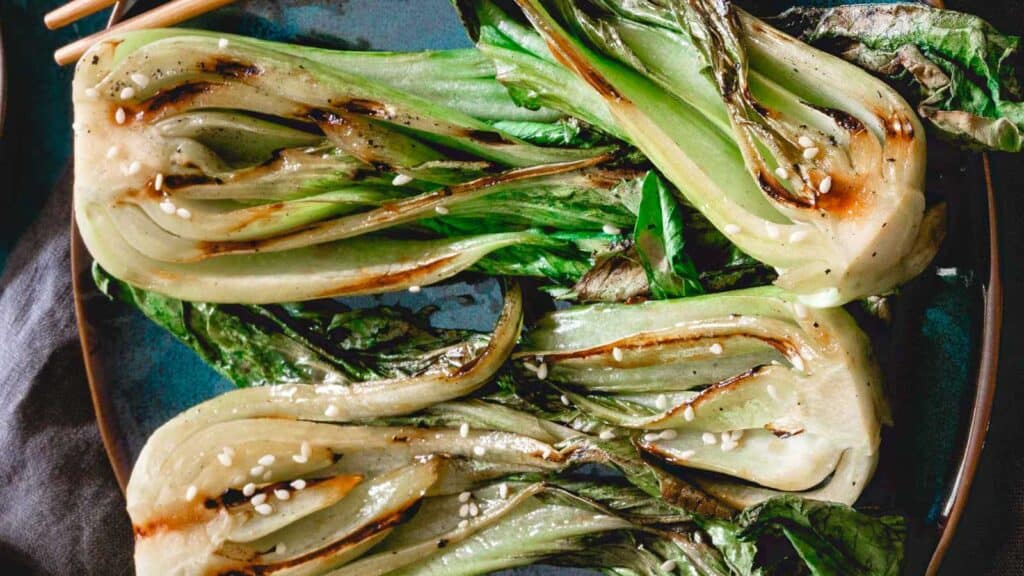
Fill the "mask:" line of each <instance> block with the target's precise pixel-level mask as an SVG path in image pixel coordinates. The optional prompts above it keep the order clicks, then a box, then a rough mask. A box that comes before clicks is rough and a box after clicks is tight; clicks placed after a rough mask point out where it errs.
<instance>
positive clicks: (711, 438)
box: [700, 432, 718, 446]
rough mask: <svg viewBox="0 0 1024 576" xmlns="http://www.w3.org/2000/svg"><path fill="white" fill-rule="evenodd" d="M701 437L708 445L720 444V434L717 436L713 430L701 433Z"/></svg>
mask: <svg viewBox="0 0 1024 576" xmlns="http://www.w3.org/2000/svg"><path fill="white" fill-rule="evenodd" d="M700 439H701V440H702V441H703V442H704V443H705V444H707V445H708V446H714V445H715V444H718V436H715V435H714V434H712V433H711V432H705V433H703V434H701V435H700Z"/></svg>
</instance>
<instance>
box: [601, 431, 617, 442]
mask: <svg viewBox="0 0 1024 576" xmlns="http://www.w3.org/2000/svg"><path fill="white" fill-rule="evenodd" d="M597 437H598V438H600V439H601V440H611V439H612V438H615V432H613V431H611V430H602V431H601V433H600V434H598V435H597Z"/></svg>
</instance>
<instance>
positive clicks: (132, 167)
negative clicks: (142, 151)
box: [126, 160, 142, 176]
mask: <svg viewBox="0 0 1024 576" xmlns="http://www.w3.org/2000/svg"><path fill="white" fill-rule="evenodd" d="M140 170H142V164H140V163H139V161H138V160H135V161H134V162H132V163H131V164H129V165H128V170H127V171H126V173H127V174H128V175H129V176H134V175H136V174H138V173H139V171H140Z"/></svg>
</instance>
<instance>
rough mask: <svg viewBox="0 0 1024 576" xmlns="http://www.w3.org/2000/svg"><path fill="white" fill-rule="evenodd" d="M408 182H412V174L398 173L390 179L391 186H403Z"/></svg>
mask: <svg viewBox="0 0 1024 576" xmlns="http://www.w3.org/2000/svg"><path fill="white" fill-rule="evenodd" d="M409 182H412V176H407V175H405V174H399V175H397V176H395V177H394V178H393V179H392V180H391V185H392V186H405V185H406V184H408V183H409Z"/></svg>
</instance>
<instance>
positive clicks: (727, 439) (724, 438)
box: [721, 430, 732, 444]
mask: <svg viewBox="0 0 1024 576" xmlns="http://www.w3.org/2000/svg"><path fill="white" fill-rule="evenodd" d="M721 437H722V444H725V443H726V442H732V434H730V433H729V431H728V430H726V431H725V432H722V434H721Z"/></svg>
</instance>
